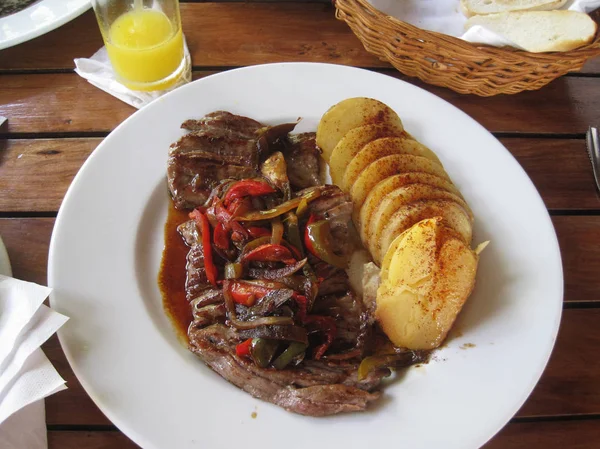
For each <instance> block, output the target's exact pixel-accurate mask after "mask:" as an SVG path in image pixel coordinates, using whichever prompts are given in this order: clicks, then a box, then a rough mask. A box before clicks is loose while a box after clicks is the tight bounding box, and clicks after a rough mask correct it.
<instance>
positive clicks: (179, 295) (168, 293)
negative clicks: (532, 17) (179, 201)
mask: <svg viewBox="0 0 600 449" xmlns="http://www.w3.org/2000/svg"><path fill="white" fill-rule="evenodd" d="M187 220H189V218H188V215H187V213H186V212H182V211H179V210H177V209H175V207H174V206H173V203H172V202H169V214H168V216H167V223H166V224H165V248H164V250H163V255H162V261H161V264H160V271H159V273H158V287H159V288H160V292H161V293H162V298H163V307H164V309H165V311H166V312H167V316H168V317H169V318H170V320H171V322H172V323H173V326H174V327H175V329H176V331H177V334H178V337H179V338H181V339H182V340H183V341H184V342H186V343H187V341H188V340H187V329H188V326H189V325H190V323H191V321H192V311H191V308H190V305H189V304H188V302H187V299H186V297H185V278H186V269H185V266H186V256H187V253H188V251H189V248H188V247H187V245H186V244H185V243H184V241H183V239H182V238H181V236H180V235H179V232H177V226H179V225H180V224H181V223H184V222H186V221H187Z"/></svg>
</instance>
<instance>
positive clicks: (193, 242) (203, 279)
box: [177, 220, 212, 306]
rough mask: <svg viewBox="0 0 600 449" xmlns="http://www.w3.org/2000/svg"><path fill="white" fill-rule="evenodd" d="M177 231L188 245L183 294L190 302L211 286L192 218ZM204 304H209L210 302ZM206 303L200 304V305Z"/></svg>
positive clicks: (200, 237) (199, 239)
mask: <svg viewBox="0 0 600 449" xmlns="http://www.w3.org/2000/svg"><path fill="white" fill-rule="evenodd" d="M177 231H178V232H179V234H181V236H182V237H183V240H184V241H185V243H186V245H187V246H189V247H190V250H189V252H188V254H187V263H186V266H185V269H186V278H185V295H186V298H187V300H188V301H190V302H192V301H194V300H195V299H197V298H198V297H200V296H203V295H205V294H208V293H210V292H206V290H207V289H209V288H211V287H212V285H211V284H210V282H209V281H208V277H207V276H206V269H205V268H204V251H203V250H202V244H201V239H202V234H201V232H200V230H199V229H198V226H196V222H195V221H194V220H189V221H186V222H185V223H182V224H180V225H179V226H178V227H177ZM206 304H210V302H207V303H206ZM206 304H201V306H204V305H206Z"/></svg>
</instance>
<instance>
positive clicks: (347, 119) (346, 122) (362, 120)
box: [317, 97, 404, 162]
mask: <svg viewBox="0 0 600 449" xmlns="http://www.w3.org/2000/svg"><path fill="white" fill-rule="evenodd" d="M372 124H386V125H388V126H393V127H396V128H397V129H398V132H402V131H403V130H404V126H402V120H400V117H398V114H396V113H395V112H394V111H393V110H392V109H391V108H390V107H389V106H387V105H385V104H383V103H382V102H381V101H378V100H374V99H372V98H364V97H356V98H348V99H346V100H342V101H340V102H339V103H337V104H336V105H334V106H332V107H331V108H329V110H328V111H327V112H326V113H325V114H323V117H321V120H320V121H319V125H318V127H317V145H318V146H319V147H320V148H321V150H322V151H323V158H324V159H325V160H326V161H327V162H329V158H330V156H331V153H332V151H333V149H334V148H335V146H336V145H337V144H338V142H339V141H340V140H341V139H342V137H344V135H345V134H346V133H347V132H348V131H350V130H351V129H353V128H357V127H359V126H363V125H372Z"/></svg>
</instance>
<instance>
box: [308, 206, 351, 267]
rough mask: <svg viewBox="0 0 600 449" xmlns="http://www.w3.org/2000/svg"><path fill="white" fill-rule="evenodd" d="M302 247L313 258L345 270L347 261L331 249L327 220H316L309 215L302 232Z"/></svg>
mask: <svg viewBox="0 0 600 449" xmlns="http://www.w3.org/2000/svg"><path fill="white" fill-rule="evenodd" d="M304 245H305V246H306V249H307V250H308V251H309V252H310V253H311V254H312V255H313V256H315V257H318V258H319V259H321V260H322V261H324V262H327V263H328V264H329V265H333V266H334V267H337V268H346V267H347V266H348V261H347V260H346V259H345V258H344V257H341V256H338V255H337V254H335V253H334V252H333V250H332V249H331V229H330V226H329V222H328V221H327V220H317V219H316V217H315V216H314V215H311V216H310V218H309V219H308V223H307V224H306V231H305V232H304Z"/></svg>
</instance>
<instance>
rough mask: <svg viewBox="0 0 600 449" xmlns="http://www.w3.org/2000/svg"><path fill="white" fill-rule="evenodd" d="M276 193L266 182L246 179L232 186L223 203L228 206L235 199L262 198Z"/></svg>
mask: <svg viewBox="0 0 600 449" xmlns="http://www.w3.org/2000/svg"><path fill="white" fill-rule="evenodd" d="M274 192H275V189H273V187H271V186H270V185H269V184H268V183H267V182H265V181H258V180H255V179H246V180H243V181H239V182H236V183H235V184H234V185H232V186H231V187H230V188H229V190H228V191H227V193H226V194H225V198H224V199H223V202H224V203H225V205H226V206H228V205H229V203H231V201H233V200H234V199H238V198H244V197H246V196H261V195H266V194H268V193H274Z"/></svg>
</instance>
